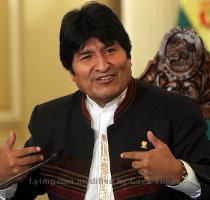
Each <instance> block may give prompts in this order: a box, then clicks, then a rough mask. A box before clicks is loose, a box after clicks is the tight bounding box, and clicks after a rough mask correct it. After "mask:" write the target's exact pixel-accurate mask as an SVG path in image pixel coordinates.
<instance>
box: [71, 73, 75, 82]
mask: <svg viewBox="0 0 210 200" xmlns="http://www.w3.org/2000/svg"><path fill="white" fill-rule="evenodd" d="M70 76H71V80H72V81H73V82H75V77H74V75H73V74H72V73H70Z"/></svg>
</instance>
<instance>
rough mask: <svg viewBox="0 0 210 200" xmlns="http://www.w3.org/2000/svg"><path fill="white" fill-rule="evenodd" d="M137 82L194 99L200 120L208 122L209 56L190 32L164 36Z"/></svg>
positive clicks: (186, 29) (178, 29) (181, 30)
mask: <svg viewBox="0 0 210 200" xmlns="http://www.w3.org/2000/svg"><path fill="white" fill-rule="evenodd" d="M139 78H140V79H141V80H143V81H144V82H147V83H150V84H154V85H156V86H158V87H160V88H163V89H166V90H168V91H171V92H174V93H179V94H182V95H185V96H189V97H191V98H193V99H195V100H196V101H198V103H199V104H200V106H201V109H202V112H203V114H204V117H205V118H208V119H210V54H209V52H208V51H207V50H206V49H205V47H204V45H203V42H202V39H201V37H200V36H199V35H198V34H197V33H196V32H195V31H194V30H193V29H191V28H189V27H176V28H173V29H172V30H171V31H170V32H168V33H166V34H165V36H164V38H163V40H162V42H161V44H160V48H159V50H158V52H157V54H156V56H155V58H154V59H153V60H152V61H149V63H148V65H147V67H146V70H145V72H144V73H143V74H142V75H141V76H140V77H139Z"/></svg>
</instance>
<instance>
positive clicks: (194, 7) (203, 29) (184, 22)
mask: <svg viewBox="0 0 210 200" xmlns="http://www.w3.org/2000/svg"><path fill="white" fill-rule="evenodd" d="M179 5H180V10H179V17H178V25H179V26H191V27H193V29H194V30H195V31H196V32H197V33H198V34H199V35H200V36H201V38H202V40H203V42H204V44H205V47H206V48H207V49H208V51H210V0H179Z"/></svg>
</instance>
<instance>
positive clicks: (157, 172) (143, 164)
mask: <svg viewBox="0 0 210 200" xmlns="http://www.w3.org/2000/svg"><path fill="white" fill-rule="evenodd" d="M147 139H148V141H149V142H151V143H152V145H153V146H154V149H152V150H150V151H146V152H145V151H144V152H142V151H132V152H124V153H122V154H121V158H123V159H131V160H133V162H132V167H133V168H134V169H136V170H137V171H138V172H139V174H141V175H142V176H144V179H145V180H146V181H148V182H161V183H165V184H168V185H174V184H178V183H180V182H181V181H182V175H183V165H182V163H181V161H180V160H178V159H176V158H175V157H174V155H173V154H172V152H171V151H170V149H169V147H168V145H167V144H165V143H164V142H162V141H161V140H160V139H159V138H157V137H156V136H155V135H154V134H153V133H152V132H151V131H148V132H147Z"/></svg>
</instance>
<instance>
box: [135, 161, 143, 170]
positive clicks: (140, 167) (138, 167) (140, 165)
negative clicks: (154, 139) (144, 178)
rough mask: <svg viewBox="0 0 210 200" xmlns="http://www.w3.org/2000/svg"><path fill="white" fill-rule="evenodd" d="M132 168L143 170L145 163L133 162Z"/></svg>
mask: <svg viewBox="0 0 210 200" xmlns="http://www.w3.org/2000/svg"><path fill="white" fill-rule="evenodd" d="M132 167H133V169H137V170H140V169H142V168H143V167H144V165H143V161H133V162H132Z"/></svg>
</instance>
